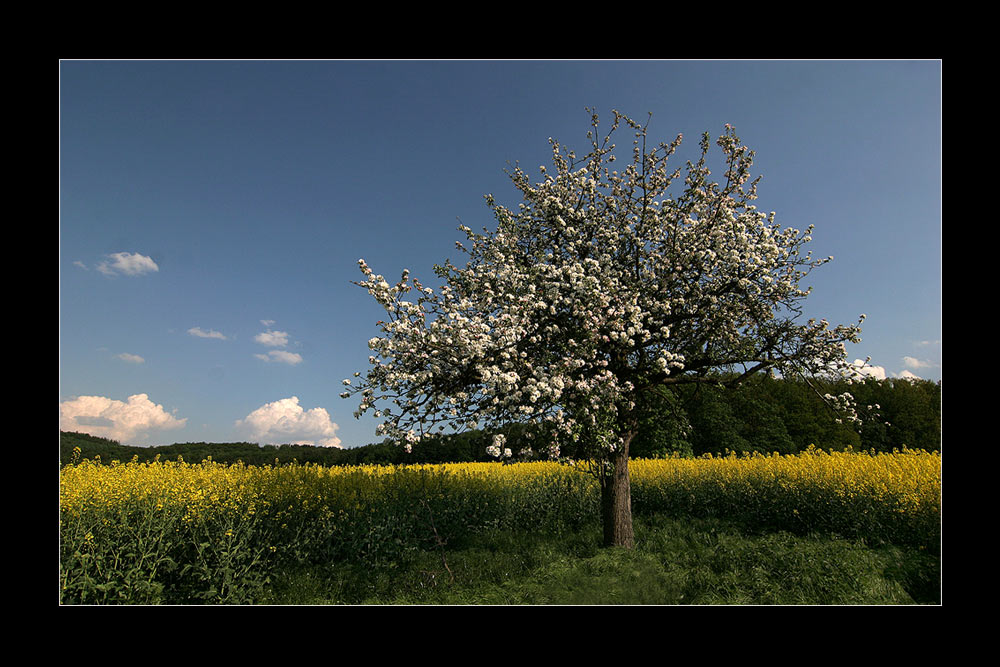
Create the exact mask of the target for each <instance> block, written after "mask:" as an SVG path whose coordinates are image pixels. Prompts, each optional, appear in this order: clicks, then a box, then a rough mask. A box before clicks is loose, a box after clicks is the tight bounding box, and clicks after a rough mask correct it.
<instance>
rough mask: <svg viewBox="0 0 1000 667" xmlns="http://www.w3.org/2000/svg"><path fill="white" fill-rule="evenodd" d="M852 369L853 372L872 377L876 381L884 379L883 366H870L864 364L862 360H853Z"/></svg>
mask: <svg viewBox="0 0 1000 667" xmlns="http://www.w3.org/2000/svg"><path fill="white" fill-rule="evenodd" d="M854 367H855V370H856V371H857V372H858V373H860V374H861V375H864V376H867V377H873V378H875V379H876V380H884V379H885V378H886V374H885V368H884V367H883V366H872V365H871V364H866V363H865V361H864V359H855V360H854Z"/></svg>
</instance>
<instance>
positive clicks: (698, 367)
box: [341, 111, 863, 546]
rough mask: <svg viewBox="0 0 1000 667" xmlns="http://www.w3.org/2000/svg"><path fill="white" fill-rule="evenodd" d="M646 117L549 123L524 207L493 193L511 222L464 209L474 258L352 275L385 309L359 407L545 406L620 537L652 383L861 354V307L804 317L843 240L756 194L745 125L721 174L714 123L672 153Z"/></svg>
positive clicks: (520, 416) (610, 534) (455, 420)
mask: <svg viewBox="0 0 1000 667" xmlns="http://www.w3.org/2000/svg"><path fill="white" fill-rule="evenodd" d="M625 127H627V128H628V129H629V130H630V132H631V135H632V136H631V138H632V139H633V141H632V145H631V147H630V149H631V150H630V159H629V160H627V161H623V162H626V164H624V166H623V167H621V168H619V167H618V162H617V160H616V154H615V151H616V145H615V144H614V143H613V142H612V140H613V138H614V137H615V134H616V132H618V131H620V130H623V129H624V128H625ZM646 130H647V128H646V125H643V124H640V123H638V122H636V121H635V120H633V119H631V118H629V117H627V116H625V115H623V114H621V113H619V112H617V111H615V112H614V120H613V122H612V124H611V127H610V128H609V130H608V131H607V132H606V133H601V132H599V121H598V117H597V115H596V114H592V117H591V130H590V131H589V132H588V133H587V136H588V139H589V143H590V146H589V150H588V151H587V152H586V154H585V155H582V156H578V155H577V154H576V153H575V152H573V151H572V150H568V149H566V148H564V147H563V146H562V145H560V144H559V143H558V142H557V141H555V140H551V139H550V143H551V147H552V158H553V166H552V168H550V169H547V168H545V167H544V166H543V167H541V168H540V172H541V175H540V176H539V180H538V181H537V182H534V181H533V179H532V178H530V177H529V175H528V174H527V173H526V172H524V171H523V170H522V169H521V168H520V167H519V166H515V167H514V168H512V170H511V171H509V172H508V175H509V176H510V177H511V180H512V181H513V183H514V185H515V186H516V188H517V189H518V190H519V191H520V193H521V195H522V196H523V201H521V202H520V203H519V205H518V206H517V208H516V209H509V208H506V207H504V206H502V205H501V204H499V203H497V201H496V200H495V199H494V198H493V196H492V195H487V197H486V200H487V203H488V205H489V207H490V208H491V209H492V212H493V215H494V216H495V219H496V226H495V229H493V230H492V231H491V230H489V229H485V228H484V230H483V233H482V234H480V233H476V232H473V231H472V230H471V229H469V228H468V227H465V226H464V225H463V226H461V227H460V228H459V229H461V230H462V231H463V232H464V234H465V236H466V237H467V240H466V242H465V243H464V244H463V243H457V246H458V247H459V249H460V250H462V251H463V252H464V253H465V254H466V255H467V262H466V263H465V264H464V266H460V265H457V264H453V263H451V262H446V263H445V264H444V265H441V266H436V267H435V273H436V274H437V275H438V277H439V278H440V279H441V280H442V281H443V285H442V286H441V287H440V288H438V289H432V288H431V287H429V286H425V285H424V284H422V283H421V282H420V281H419V280H416V279H414V278H411V276H410V274H409V271H403V273H402V276H401V278H400V280H399V281H397V282H395V284H389V282H388V281H387V280H386V279H385V278H384V277H383V276H382V275H379V274H376V273H374V272H373V271H372V269H371V268H369V267H368V265H367V264H366V263H365V261H364V260H359V265H360V268H361V271H362V272H363V274H364V276H365V277H364V280H363V281H360V282H358V283H356V284H358V285H360V286H362V287H364V288H365V289H367V290H368V292H369V293H370V294H371V295H372V296H373V297H374V298H375V300H376V301H377V302H378V303H379V304H381V305H382V306H383V307H384V308H385V310H386V313H387V319H386V320H384V321H381V322H379V326H380V328H381V335H380V336H377V337H375V338H372V339H371V340H370V341H369V347H370V348H371V350H372V355H371V356H370V357H369V362H370V367H369V369H368V370H367V372H366V373H365V374H362V373H355V379H354V380H353V381H352V380H345V381H344V384H345V385H346V386H347V390H346V391H345V392H344V393H343V394H341V395H342V396H343V397H350V396H360V406H359V408H358V410H357V412H355V416H360V415H361V414H363V413H366V412H369V411H371V412H373V413H374V415H375V417H377V418H379V419H380V420H381V423H380V425H379V427H378V432H379V433H380V434H383V435H387V436H390V437H393V438H398V439H399V440H400V441H401V442H409V443H412V442H414V441H416V440H418V439H420V438H422V437H424V436H425V435H428V434H430V433H433V432H435V430H443V429H444V428H446V427H451V428H458V429H466V428H483V429H499V427H501V426H504V425H508V424H511V423H516V422H521V423H529V424H532V425H533V426H534V432H535V433H536V434H537V436H536V437H538V438H540V439H541V440H542V442H541V445H540V446H539V447H538V451H541V452H544V453H545V454H547V455H549V456H552V457H553V458H557V457H560V456H562V457H566V456H567V455H571V456H572V457H573V458H574V459H576V460H585V461H588V462H590V465H591V466H592V468H591V470H592V471H593V472H594V473H595V474H596V475H597V478H598V479H599V480H600V487H601V494H602V495H601V503H602V512H603V521H604V541H605V544H607V545H623V546H631V545H632V544H633V541H634V538H633V531H632V518H631V494H630V487H629V469H628V456H629V443H630V442H631V441H632V439H633V437H634V436H635V435H636V433H637V430H638V424H639V422H640V419H641V418H642V417H643V410H644V409H645V406H647V405H648V404H649V402H648V401H647V400H646V398H648V397H649V396H650V395H651V394H652V392H655V391H661V392H662V391H663V388H664V387H666V388H670V387H673V386H676V385H679V384H681V383H695V382H719V378H720V377H722V376H720V374H719V373H720V372H725V373H726V375H725V377H727V378H729V381H730V382H739V381H741V380H742V379H744V378H746V377H747V376H749V375H751V374H753V373H757V372H761V371H775V372H780V373H782V374H783V375H786V376H790V375H793V374H801V375H805V376H810V375H813V374H817V373H829V372H831V371H836V370H838V369H844V370H849V369H850V365H849V364H847V363H846V349H845V343H846V342H857V340H859V339H858V335H859V333H860V323H861V322H860V320H859V322H858V324H857V325H849V326H836V327H831V326H830V325H829V324H828V323H827V322H826V321H825V320H821V321H819V322H816V321H813V320H809V321H808V322H805V323H803V322H801V321H800V320H801V312H802V309H801V302H802V300H803V299H805V298H806V297H807V296H808V294H809V290H807V289H801V288H800V287H799V282H800V280H801V279H802V278H803V277H804V276H805V275H807V274H808V273H809V272H810V271H811V270H812V269H813V268H815V267H817V266H820V265H822V264H824V263H825V262H827V261H829V260H830V259H832V257H827V258H822V259H814V258H812V256H811V253H808V252H807V253H805V254H803V246H804V245H805V244H806V243H808V242H809V241H810V235H809V232H810V231H811V226H810V228H809V229H807V230H805V231H800V230H798V229H794V228H788V227H780V226H779V225H778V224H776V223H775V215H774V213H771V214H764V213H762V212H760V211H758V210H757V209H756V208H755V206H754V205H753V204H752V202H753V201H754V200H755V199H756V197H757V194H756V189H757V182H758V181H759V177H758V178H757V179H754V180H751V176H750V167H751V164H752V161H753V157H754V153H753V151H751V150H749V149H748V148H747V147H746V146H743V145H741V143H740V140H739V138H738V137H737V136H736V135H735V133H734V131H733V129H732V128H731V127H730V126H728V125H727V126H726V128H725V131H724V132H723V134H722V135H721V136H720V137H719V138H718V140H717V141H716V142H715V143H716V144H717V145H718V147H719V148H720V149H721V151H722V159H721V162H720V164H724V165H725V173H724V174H723V177H722V179H720V180H719V181H713V180H711V179H710V176H711V171H710V169H709V165H708V160H709V159H708V156H709V151H710V148H711V142H710V138H709V135H708V134H707V133H706V134H705V135H703V137H702V139H701V158H700V160H698V161H697V162H696V163H692V162H690V161H688V162H687V163H686V165H685V167H683V168H676V169H674V168H673V164H672V163H671V165H670V166H669V167H668V161H670V158H671V156H673V154H674V153H675V151H676V149H677V148H678V147H679V145H680V143H681V139H682V137H681V136H678V137H677V138H676V139H675V140H674V141H672V142H670V143H658V144H656V145H655V146H650V145H647V132H646ZM682 175H683V181H682V182H683V187H682V188H681V191H680V192H679V193H678V194H676V195H674V194H673V186H674V185H675V183H677V182H678V180H679V179H680V178H681V176H682ZM862 319H863V316H862ZM829 398H831V399H832V398H833V397H829ZM836 400H839V401H844V400H846V397H837V399H836ZM848 407H849V406H848ZM505 445H506V443H505V442H504V439H503V436H497V437H495V439H494V444H493V447H492V451H493V452H494V453H495V454H496V455H498V456H509V455H510V454H511V452H510V450H509V449H507V448H506V446H505ZM538 451H536V453H538Z"/></svg>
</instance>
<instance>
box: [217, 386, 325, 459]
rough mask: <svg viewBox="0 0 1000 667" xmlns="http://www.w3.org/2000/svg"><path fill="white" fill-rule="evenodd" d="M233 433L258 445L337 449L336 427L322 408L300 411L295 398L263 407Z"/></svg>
mask: <svg viewBox="0 0 1000 667" xmlns="http://www.w3.org/2000/svg"><path fill="white" fill-rule="evenodd" d="M235 426H236V430H237V431H239V432H240V433H241V434H243V437H246V438H248V439H249V441H251V442H256V443H260V444H301V445H319V446H322V447H340V438H338V437H337V436H336V433H337V429H338V428H339V427H338V426H337V424H335V423H334V422H332V421H331V420H330V414H329V413H328V412H327V411H326V410H325V409H324V408H312V409H311V410H304V409H303V408H302V406H300V405H299V399H298V397H297V396H292V397H291V398H283V399H281V400H279V401H275V402H273V403H266V404H265V405H262V406H261V407H259V408H257V409H256V410H254V411H253V412H251V413H250V414H249V415H247V416H246V417H245V418H243V419H238V420H237V421H236V424H235Z"/></svg>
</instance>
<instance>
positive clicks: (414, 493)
mask: <svg viewBox="0 0 1000 667" xmlns="http://www.w3.org/2000/svg"><path fill="white" fill-rule="evenodd" d="M630 468H631V478H632V499H633V511H634V513H635V514H636V515H637V516H640V517H641V516H644V515H654V514H660V515H667V516H672V517H685V516H713V517H720V518H725V519H731V520H733V521H737V522H740V523H742V524H744V525H748V526H753V527H757V528H761V529H780V530H791V531H799V532H807V531H818V532H830V533H836V534H840V535H845V536H848V537H852V538H861V539H865V540H868V541H871V542H896V543H907V544H911V545H919V546H921V547H922V548H927V549H937V547H938V543H939V540H940V512H941V456H940V454H938V453H936V452H935V453H928V452H923V451H911V450H903V451H896V452H892V453H886V454H876V453H872V452H851V451H848V452H832V453H826V452H822V451H819V450H814V449H813V450H809V451H806V452H803V453H801V454H798V455H790V456H779V455H776V454H775V455H771V456H764V455H760V454H754V455H750V456H735V455H729V456H723V457H702V458H697V459H683V458H671V459H656V460H633V461H632V462H631V464H630ZM60 504H61V514H62V536H61V539H62V564H61V569H62V580H63V584H62V587H63V594H64V596H66V597H67V598H68V599H71V600H72V601H83V602H87V601H99V602H108V601H116V600H117V601H121V600H124V599H128V600H132V601H134V600H136V599H138V600H139V601H143V600H150V601H162V600H163V599H164V598H163V595H164V593H163V591H164V590H167V589H170V590H174V589H177V588H178V587H180V588H181V589H184V590H188V595H189V596H202V597H203V598H204V599H210V600H215V601H220V600H225V601H239V600H240V599H241V598H240V595H241V594H242V593H241V588H240V586H241V585H243V584H242V583H241V582H245V581H247V580H248V579H247V578H248V577H249V578H250V579H252V578H253V577H254V576H257V577H258V578H260V580H261V581H263V580H264V578H265V574H266V572H267V571H268V569H269V568H271V567H273V566H274V565H275V564H276V563H278V562H279V561H281V560H282V559H291V560H297V561H303V560H305V561H309V560H313V561H328V560H329V559H337V558H361V559H362V560H365V559H367V560H369V561H372V562H382V561H385V560H392V559H393V558H396V557H398V555H399V553H401V551H402V550H405V549H408V548H417V547H418V546H419V545H421V544H427V543H428V540H431V539H432V538H433V537H435V533H436V536H438V537H440V536H444V537H450V536H454V535H456V534H460V533H463V532H468V531H475V530H480V529H484V528H510V529H531V530H535V531H540V530H547V531H555V532H558V531H563V530H575V529H578V528H579V527H580V526H582V525H590V524H596V523H598V522H599V521H600V519H599V516H600V514H599V493H598V490H597V486H596V482H595V481H594V479H593V478H592V477H590V476H588V475H586V474H585V473H584V472H582V470H581V468H580V467H574V466H571V465H565V464H560V463H555V462H531V463H515V464H507V465H504V464H500V463H455V464H437V465H407V466H379V465H371V466H367V465H366V466H349V467H322V466H317V465H312V464H305V465H302V464H291V465H274V466H246V465H243V464H234V465H224V464H219V463H215V462H212V461H210V460H209V461H203V462H201V463H187V462H184V461H159V460H158V461H154V462H150V463H143V462H139V461H137V460H133V461H130V462H124V463H122V462H112V463H111V464H107V465H105V464H101V463H100V462H95V461H88V460H83V461H79V462H76V463H73V464H70V465H67V466H65V467H64V468H63V469H62V470H61V472H60ZM432 531H434V532H432ZM164 582H166V583H164ZM258 583H259V582H258ZM184 587H187V588H186V589H185V588H184ZM246 594H247V595H249V593H246Z"/></svg>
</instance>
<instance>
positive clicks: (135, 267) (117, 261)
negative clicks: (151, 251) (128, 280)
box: [97, 252, 160, 276]
mask: <svg viewBox="0 0 1000 667" xmlns="http://www.w3.org/2000/svg"><path fill="white" fill-rule="evenodd" d="M108 257H110V258H111V261H110V262H101V263H100V264H98V265H97V270H98V271H100V272H101V273H103V274H105V275H108V276H114V275H118V274H119V273H123V274H125V275H126V276H138V275H142V274H143V273H151V272H154V271H159V270H160V267H158V266H157V265H156V262H154V261H153V260H152V259H151V258H150V257H146V256H145V255H140V254H139V253H137V252H136V253H127V252H116V253H112V254H110V255H108Z"/></svg>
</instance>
